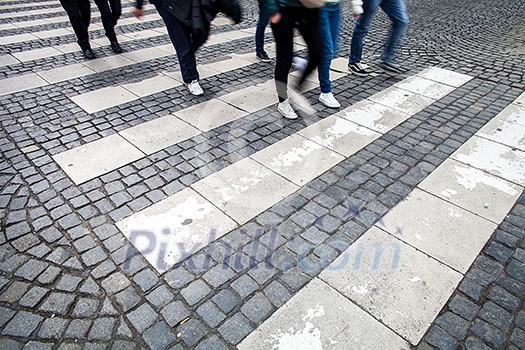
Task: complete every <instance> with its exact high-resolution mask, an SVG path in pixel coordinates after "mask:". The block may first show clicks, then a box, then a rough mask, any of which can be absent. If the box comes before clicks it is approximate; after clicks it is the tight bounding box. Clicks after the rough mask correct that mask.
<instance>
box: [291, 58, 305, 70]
mask: <svg viewBox="0 0 525 350" xmlns="http://www.w3.org/2000/svg"><path fill="white" fill-rule="evenodd" d="M307 65H308V60H305V59H304V58H301V57H299V56H294V57H293V58H292V68H293V69H295V70H298V71H301V72H303V71H304V70H305V69H306V66H307Z"/></svg>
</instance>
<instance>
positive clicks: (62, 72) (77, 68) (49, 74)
mask: <svg viewBox="0 0 525 350" xmlns="http://www.w3.org/2000/svg"><path fill="white" fill-rule="evenodd" d="M90 74H95V71H94V70H93V69H91V68H89V67H86V66H85V65H84V64H83V63H77V64H70V65H67V66H63V67H58V68H52V69H48V70H45V71H41V72H38V75H39V76H41V77H42V78H44V79H45V80H46V81H47V82H48V83H49V84H55V83H59V82H61V81H66V80H70V79H75V78H80V77H84V76H86V75H90ZM107 98H108V97H106V99H107Z"/></svg>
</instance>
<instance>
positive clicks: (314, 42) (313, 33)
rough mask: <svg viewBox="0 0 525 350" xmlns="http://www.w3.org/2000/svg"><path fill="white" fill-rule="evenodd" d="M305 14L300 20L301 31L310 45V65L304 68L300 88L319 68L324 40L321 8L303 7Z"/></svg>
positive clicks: (299, 27) (299, 88)
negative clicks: (321, 28)
mask: <svg viewBox="0 0 525 350" xmlns="http://www.w3.org/2000/svg"><path fill="white" fill-rule="evenodd" d="M301 10H302V12H303V14H302V16H301V19H300V20H299V25H298V29H299V33H301V35H302V36H303V39H304V41H305V42H306V46H307V47H308V65H307V66H306V69H305V70H304V72H303V74H302V75H301V78H300V79H299V82H298V84H297V88H298V90H301V88H302V86H303V83H304V81H305V79H306V78H308V76H309V75H310V74H311V73H312V72H313V71H314V70H315V69H316V68H317V66H318V65H319V63H320V62H321V57H322V50H323V42H322V38H321V31H320V27H319V9H316V8H314V9H307V8H304V9H301Z"/></svg>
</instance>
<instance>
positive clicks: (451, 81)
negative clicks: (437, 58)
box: [417, 67, 472, 87]
mask: <svg viewBox="0 0 525 350" xmlns="http://www.w3.org/2000/svg"><path fill="white" fill-rule="evenodd" d="M417 75H418V76H420V77H422V78H425V79H430V80H434V81H437V82H440V83H443V84H447V85H451V86H455V87H460V86H461V85H463V84H465V83H466V82H468V81H470V80H471V79H472V77H471V76H469V75H466V74H461V73H457V72H453V71H450V70H447V69H443V68H439V67H430V68H427V69H425V70H424V71H422V72H421V73H418V74H417Z"/></svg>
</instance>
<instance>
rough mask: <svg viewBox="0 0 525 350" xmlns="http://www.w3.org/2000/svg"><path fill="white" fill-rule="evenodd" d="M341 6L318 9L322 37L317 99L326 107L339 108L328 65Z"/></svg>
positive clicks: (334, 50) (333, 52) (338, 23)
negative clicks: (318, 94) (319, 92)
mask: <svg viewBox="0 0 525 350" xmlns="http://www.w3.org/2000/svg"><path fill="white" fill-rule="evenodd" d="M340 21H341V6H340V4H339V3H337V4H331V5H326V6H325V7H322V8H320V9H319V29H320V32H321V38H322V45H323V50H322V57H321V62H320V63H319V67H318V69H317V70H318V73H319V83H320V88H321V95H320V96H319V101H320V102H321V103H322V104H324V105H325V106H327V107H330V108H339V107H341V105H340V104H339V102H338V101H337V100H336V99H335V97H334V96H333V94H332V83H331V81H330V65H331V64H332V59H333V57H334V55H335V52H336V50H337V45H338V36H339V25H340Z"/></svg>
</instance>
